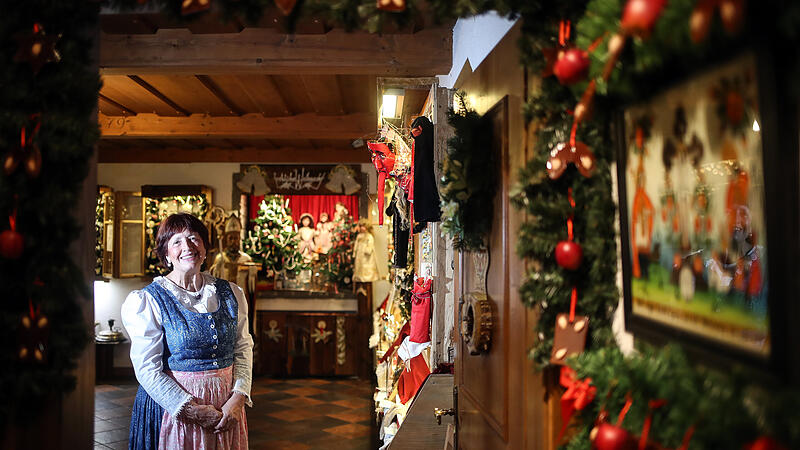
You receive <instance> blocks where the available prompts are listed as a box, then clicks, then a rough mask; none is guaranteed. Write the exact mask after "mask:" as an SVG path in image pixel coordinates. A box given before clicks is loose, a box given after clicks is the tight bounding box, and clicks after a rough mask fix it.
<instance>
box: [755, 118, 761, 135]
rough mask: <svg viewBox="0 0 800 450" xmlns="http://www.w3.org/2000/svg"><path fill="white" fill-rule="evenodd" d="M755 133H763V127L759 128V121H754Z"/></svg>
mask: <svg viewBox="0 0 800 450" xmlns="http://www.w3.org/2000/svg"><path fill="white" fill-rule="evenodd" d="M753 131H755V132H759V131H761V127H760V126H758V121H757V120H753Z"/></svg>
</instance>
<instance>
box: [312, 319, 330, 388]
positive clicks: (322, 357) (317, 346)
mask: <svg viewBox="0 0 800 450" xmlns="http://www.w3.org/2000/svg"><path fill="white" fill-rule="evenodd" d="M308 319H309V330H311V350H310V352H309V363H308V374H309V375H311V376H330V375H334V373H335V371H336V318H335V317H334V316H322V315H320V316H311V317H309V318H308ZM324 332H327V333H330V334H329V335H328V336H327V337H326V338H324V339H322V334H323V333H324ZM315 333H320V334H318V335H317V336H316V337H315V335H314V334H315Z"/></svg>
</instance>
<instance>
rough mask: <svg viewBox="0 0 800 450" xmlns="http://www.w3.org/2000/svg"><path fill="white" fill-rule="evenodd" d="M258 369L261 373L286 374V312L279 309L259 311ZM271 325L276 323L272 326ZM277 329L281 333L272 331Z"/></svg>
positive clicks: (271, 374) (281, 375)
mask: <svg viewBox="0 0 800 450" xmlns="http://www.w3.org/2000/svg"><path fill="white" fill-rule="evenodd" d="M257 319H258V327H257V329H258V336H257V339H258V343H259V348H258V364H257V366H258V369H259V375H266V376H272V377H283V376H286V350H287V349H286V339H287V334H288V332H287V325H286V313H284V312H279V311H269V312H267V311H260V312H258V318H257ZM270 325H275V327H271V326H270ZM273 328H274V329H277V330H278V332H279V333H280V334H277V333H275V332H274V331H271V330H272V329H273Z"/></svg>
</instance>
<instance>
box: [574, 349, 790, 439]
mask: <svg viewBox="0 0 800 450" xmlns="http://www.w3.org/2000/svg"><path fill="white" fill-rule="evenodd" d="M571 365H572V366H573V367H574V369H575V371H576V374H577V376H578V377H579V378H581V379H583V378H586V377H589V378H591V379H592V385H593V386H595V387H596V388H597V394H596V397H595V400H594V401H593V402H592V403H591V404H590V405H589V407H587V408H586V409H584V410H583V411H581V414H580V416H579V418H580V419H579V420H580V423H581V424H582V425H584V426H583V427H582V428H580V429H579V430H578V431H577V433H576V434H575V435H574V436H573V437H572V439H571V440H570V441H569V442H568V443H567V444H566V445H565V448H566V449H576V450H577V449H585V448H589V447H590V445H591V443H590V441H589V432H590V430H591V429H592V427H593V424H594V423H595V420H596V419H597V417H599V415H600V412H601V410H603V409H605V410H606V411H607V412H608V414H609V415H610V417H611V418H612V419H611V420H610V422H611V423H615V422H616V417H617V414H618V413H619V411H620V410H621V409H622V407H623V405H624V404H625V399H626V396H628V395H629V396H630V397H631V398H632V399H633V403H631V409H630V410H629V412H628V414H627V415H625V419H624V421H623V423H622V427H623V428H625V429H626V430H628V431H629V432H630V433H631V434H632V435H634V436H639V435H640V434H641V432H642V427H643V425H644V421H645V419H646V417H647V416H648V414H649V412H650V411H649V407H648V402H649V401H650V400H666V403H665V405H664V406H663V407H662V408H660V409H659V410H657V411H656V412H654V413H653V422H652V426H651V428H650V434H649V437H650V439H649V440H650V441H652V442H657V443H659V444H660V445H662V446H663V447H666V448H678V447H679V446H680V445H681V442H682V440H683V439H684V435H685V434H686V432H687V430H689V428H690V427H692V426H693V427H694V432H693V434H692V436H691V441H690V447H689V448H693V449H723V448H724V449H735V448H742V446H743V444H745V443H747V442H752V441H754V440H755V439H756V438H758V437H759V436H761V435H764V434H766V435H769V436H771V437H773V438H775V439H777V440H778V441H779V442H781V443H783V444H784V445H787V446H788V448H800V428H798V427H797V426H796V425H797V424H798V423H800V412H798V410H797V407H796V405H797V402H798V401H800V393H798V391H797V390H787V389H782V388H775V387H772V386H771V387H770V389H769V390H768V389H767V388H766V387H764V386H761V385H759V384H756V383H754V381H753V379H754V378H753V376H752V375H750V374H748V373H747V372H745V371H743V370H741V369H737V370H734V371H733V372H732V373H731V374H723V373H721V372H718V371H714V370H709V369H706V368H703V367H696V366H695V365H693V364H692V363H691V362H690V361H689V360H688V359H687V358H686V355H685V354H684V353H683V352H682V351H681V350H680V349H679V348H678V347H677V346H674V345H668V346H666V347H664V348H661V349H656V348H654V347H651V346H647V345H642V346H641V348H640V351H639V353H637V354H635V355H633V356H631V357H625V356H623V355H622V353H621V352H620V350H619V349H618V348H616V347H609V348H604V349H600V350H597V351H593V352H586V353H584V354H582V355H580V356H578V357H577V358H576V359H575V360H573V361H571Z"/></svg>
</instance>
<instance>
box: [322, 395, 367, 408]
mask: <svg viewBox="0 0 800 450" xmlns="http://www.w3.org/2000/svg"><path fill="white" fill-rule="evenodd" d="M331 403H333V404H334V405H339V406H343V407H345V408H351V409H353V408H369V409H372V400H371V399H369V398H368V397H365V398H347V399H344V400H336V401H334V402H331Z"/></svg>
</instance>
